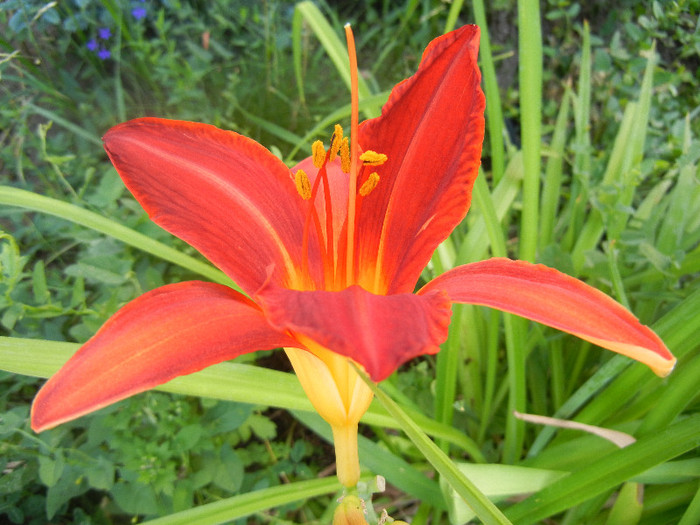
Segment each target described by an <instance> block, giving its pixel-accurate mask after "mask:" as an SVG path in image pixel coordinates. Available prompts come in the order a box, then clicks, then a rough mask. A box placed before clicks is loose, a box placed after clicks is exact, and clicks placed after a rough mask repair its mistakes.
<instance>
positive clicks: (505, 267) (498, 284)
mask: <svg viewBox="0 0 700 525" xmlns="http://www.w3.org/2000/svg"><path fill="white" fill-rule="evenodd" d="M435 290H442V291H444V292H446V293H447V295H448V296H449V297H450V299H452V301H455V302H458V303H470V304H480V305H484V306H490V307H492V308H497V309H499V310H503V311H504V312H510V313H514V314H516V315H520V316H522V317H526V318H528V319H532V320H533V321H537V322H539V323H542V324H546V325H549V326H552V327H554V328H557V329H559V330H563V331H564V332H568V333H570V334H573V335H575V336H577V337H580V338H581V339H585V340H586V341H590V342H591V343H594V344H596V345H598V346H602V347H603V348H607V349H608V350H613V351H614V352H618V353H620V354H623V355H626V356H628V357H631V358H632V359H636V360H637V361H640V362H642V363H644V364H646V365H648V366H649V367H650V368H651V369H652V370H653V371H654V372H655V373H656V374H658V375H660V376H665V375H668V374H669V373H670V372H671V370H673V366H674V365H675V363H676V358H675V357H673V355H672V354H671V352H669V350H668V348H666V345H664V343H663V341H662V340H661V339H660V338H659V336H657V335H656V334H655V333H654V332H653V331H651V330H650V329H649V328H648V327H646V326H644V325H642V324H641V323H640V322H639V321H638V320H637V318H636V317H635V316H634V315H632V314H631V313H630V312H629V311H628V310H627V309H625V308H624V307H623V306H622V305H621V304H619V303H618V302H616V301H614V300H613V299H611V298H610V297H608V296H607V295H605V294H604V293H603V292H601V291H599V290H596V289H595V288H593V287H592V286H589V285H587V284H585V283H584V282H582V281H579V280H578V279H574V278H573V277H571V276H569V275H566V274H563V273H561V272H559V271H557V270H554V269H553V268H549V267H547V266H543V265H540V264H530V263H527V262H524V261H511V260H509V259H501V258H495V259H489V260H486V261H481V262H477V263H472V264H466V265H464V266H458V267H457V268H454V269H452V270H450V271H447V272H445V273H444V274H442V275H441V276H439V277H437V278H435V279H434V280H432V281H430V282H429V283H428V284H426V285H425V286H424V287H423V289H422V290H421V291H420V292H419V294H423V293H431V292H433V291H435Z"/></svg>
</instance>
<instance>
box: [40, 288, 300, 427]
mask: <svg viewBox="0 0 700 525" xmlns="http://www.w3.org/2000/svg"><path fill="white" fill-rule="evenodd" d="M293 344H295V343H294V341H293V340H292V339H290V338H289V337H288V336H286V335H284V334H282V333H280V332H277V331H275V330H273V329H272V328H271V327H270V325H269V324H267V322H266V321H265V318H264V316H263V314H262V312H261V311H260V309H259V308H258V307H257V306H256V305H255V304H254V303H253V302H252V301H250V300H249V299H247V298H246V297H245V296H243V295H241V294H239V293H238V292H236V291H234V290H231V289H230V288H227V287H225V286H221V285H218V284H212V283H203V282H198V281H193V282H185V283H179V284H171V285H168V286H163V287H162V288H158V289H156V290H153V291H151V292H148V293H146V294H144V295H142V296H141V297H139V298H137V299H135V300H134V301H132V302H130V303H128V304H127V305H126V306H124V307H123V308H122V309H121V310H119V311H118V312H117V313H116V314H114V315H113V316H112V317H111V318H110V319H109V320H108V321H107V322H106V323H105V324H104V326H102V328H100V330H99V331H98V332H97V334H95V336H94V337H92V338H91V339H90V340H89V341H88V342H87V343H85V344H84V345H83V346H82V347H81V348H80V350H78V352H76V354H75V355H74V356H73V357H71V358H70V359H69V360H68V362H67V363H66V364H65V365H64V366H63V368H61V369H60V370H59V371H58V372H57V373H56V374H55V375H54V376H53V377H51V379H49V381H48V382H47V383H46V384H45V385H44V387H43V388H42V389H41V391H40V392H39V394H38V395H37V396H36V398H35V399H34V404H33V406H32V428H33V429H34V430H36V431H37V432H39V431H41V430H45V429H47V428H51V427H54V426H56V425H58V424H60V423H63V422H65V421H69V420H71V419H75V418H77V417H79V416H82V415H84V414H87V413H89V412H92V411H94V410H97V409H99V408H102V407H104V406H107V405H109V404H111V403H114V402H115V401H118V400H120V399H124V398H126V397H129V396H131V395H133V394H136V393H138V392H143V391H144V390H148V389H149V388H153V387H154V386H157V385H160V384H163V383H165V382H167V381H170V380H171V379H173V378H175V377H177V376H181V375H185V374H191V373H192V372H196V371H198V370H201V369H202V368H205V367H207V366H209V365H213V364H215V363H219V362H221V361H225V360H227V359H233V358H234V357H237V356H238V355H241V354H245V353H248V352H253V351H255V350H259V349H272V348H277V347H280V346H285V345H293Z"/></svg>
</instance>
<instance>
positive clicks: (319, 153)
mask: <svg viewBox="0 0 700 525" xmlns="http://www.w3.org/2000/svg"><path fill="white" fill-rule="evenodd" d="M311 155H312V156H313V159H314V166H316V167H317V168H318V169H321V167H322V166H323V162H324V161H325V160H326V150H325V148H324V147H323V142H321V141H320V140H317V141H316V142H314V143H313V144H311Z"/></svg>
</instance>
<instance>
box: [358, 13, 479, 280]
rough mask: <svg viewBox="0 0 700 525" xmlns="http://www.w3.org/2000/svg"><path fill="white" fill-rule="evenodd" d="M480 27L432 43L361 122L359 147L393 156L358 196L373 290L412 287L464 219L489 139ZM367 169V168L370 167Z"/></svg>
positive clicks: (361, 240) (362, 259)
mask: <svg viewBox="0 0 700 525" xmlns="http://www.w3.org/2000/svg"><path fill="white" fill-rule="evenodd" d="M478 48H479V28H478V27H476V26H465V27H463V28H461V29H459V30H456V31H453V32H451V33H448V34H447V35H445V36H442V37H440V38H436V39H435V40H433V41H432V42H431V43H430V45H429V46H428V48H427V49H426V50H425V52H424V54H423V59H422V61H421V64H420V67H419V68H418V71H417V73H416V74H415V75H413V76H412V77H411V78H409V79H408V80H405V81H403V82H402V83H400V84H398V85H397V86H396V87H395V88H394V90H393V91H392V93H391V96H390V97H389V101H388V102H387V103H386V105H385V106H384V108H383V109H382V115H381V117H378V118H376V119H372V120H369V121H366V122H365V123H364V124H363V125H362V126H361V127H360V144H361V146H362V148H364V149H370V150H374V151H377V152H380V153H384V154H386V155H387V156H388V160H387V162H386V163H385V164H384V165H382V166H379V167H378V168H371V169H372V171H377V173H378V174H379V176H380V182H379V185H378V186H377V187H376V189H375V190H374V191H372V192H371V193H370V194H369V195H368V196H367V197H365V198H361V199H359V200H360V201H361V202H359V203H358V206H360V210H359V213H358V226H357V228H356V236H357V237H356V243H357V246H358V247H359V248H358V257H359V264H360V267H361V269H360V274H361V275H362V273H363V272H367V271H369V272H370V273H374V268H377V272H378V275H377V276H376V277H375V279H374V284H373V285H372V286H369V287H368V286H367V285H366V283H364V282H363V281H361V284H365V287H366V288H367V289H368V290H371V291H374V292H376V293H399V292H412V291H413V287H414V286H415V283H416V281H417V280H418V277H419V276H420V273H421V271H422V270H423V268H424V267H425V265H426V264H427V263H428V261H429V260H430V257H431V255H432V253H433V251H435V248H437V246H438V244H439V243H440V242H442V241H443V240H445V239H446V238H447V236H448V235H449V234H450V233H451V232H452V230H453V229H454V228H455V226H457V224H459V222H460V221H461V220H462V219H463V218H464V216H465V214H466V213H467V210H468V209H469V204H470V201H471V191H472V186H473V184H474V179H475V178H476V176H477V173H478V169H479V163H480V158H481V145H482V142H483V139H484V95H483V93H482V91H481V88H480V87H479V83H480V81H481V73H480V72H479V69H478V67H477V54H478ZM365 170H366V169H365Z"/></svg>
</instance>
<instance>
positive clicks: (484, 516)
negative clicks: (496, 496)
mask: <svg viewBox="0 0 700 525" xmlns="http://www.w3.org/2000/svg"><path fill="white" fill-rule="evenodd" d="M357 371H358V373H359V374H360V375H361V376H362V378H363V380H364V381H365V382H366V383H367V385H368V386H369V387H370V388H371V389H372V391H373V392H374V395H375V396H377V399H378V400H379V402H380V403H381V404H382V405H383V406H384V408H385V409H386V410H387V412H389V414H391V415H392V416H393V417H394V419H396V421H397V422H398V423H399V425H400V426H401V429H402V430H403V431H404V432H405V433H406V435H407V436H408V437H409V439H410V440H411V441H412V442H413V444H414V445H415V446H416V447H417V448H418V450H420V452H421V454H423V456H425V459H427V460H428V461H429V462H430V464H431V465H432V466H433V467H434V468H435V470H437V471H438V472H439V473H440V476H442V477H443V478H444V479H445V480H446V481H447V482H448V483H449V484H450V486H451V487H452V488H453V489H454V490H455V491H456V492H457V494H459V495H460V496H461V497H462V498H463V499H464V501H466V502H467V504H468V505H469V506H470V507H471V509H472V510H473V511H474V513H475V514H476V515H477V516H478V517H479V519H481V520H482V521H483V522H484V523H486V524H507V523H510V522H509V521H508V520H507V519H506V518H505V517H504V516H503V514H502V513H501V511H500V510H498V508H497V507H496V506H495V505H494V504H493V503H492V502H491V501H490V500H489V499H488V498H487V497H486V496H484V495H483V494H482V493H481V492H480V491H479V489H478V488H476V486H475V485H474V484H473V483H472V482H471V481H469V480H468V479H467V478H466V477H465V476H464V475H463V474H462V473H461V472H460V470H459V469H458V468H457V466H456V465H455V464H454V463H453V462H452V460H450V458H449V457H447V456H446V455H445V453H444V452H442V450H440V448H439V447H438V446H437V445H436V444H435V443H433V442H432V441H431V440H430V439H429V438H428V436H426V435H425V434H424V433H423V431H422V430H421V429H420V427H419V426H418V425H416V423H415V422H414V421H413V420H412V419H411V418H410V417H409V416H408V415H407V414H406V413H405V412H404V411H403V410H401V408H400V407H399V406H398V405H397V404H396V403H394V401H393V400H392V399H391V398H390V397H389V396H387V395H386V394H385V393H384V392H383V391H382V390H381V389H380V388H379V387H377V385H375V384H374V383H373V382H372V381H371V380H370V379H369V378H368V377H367V376H366V375H365V374H364V373H363V372H362V371H361V370H359V369H357Z"/></svg>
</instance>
